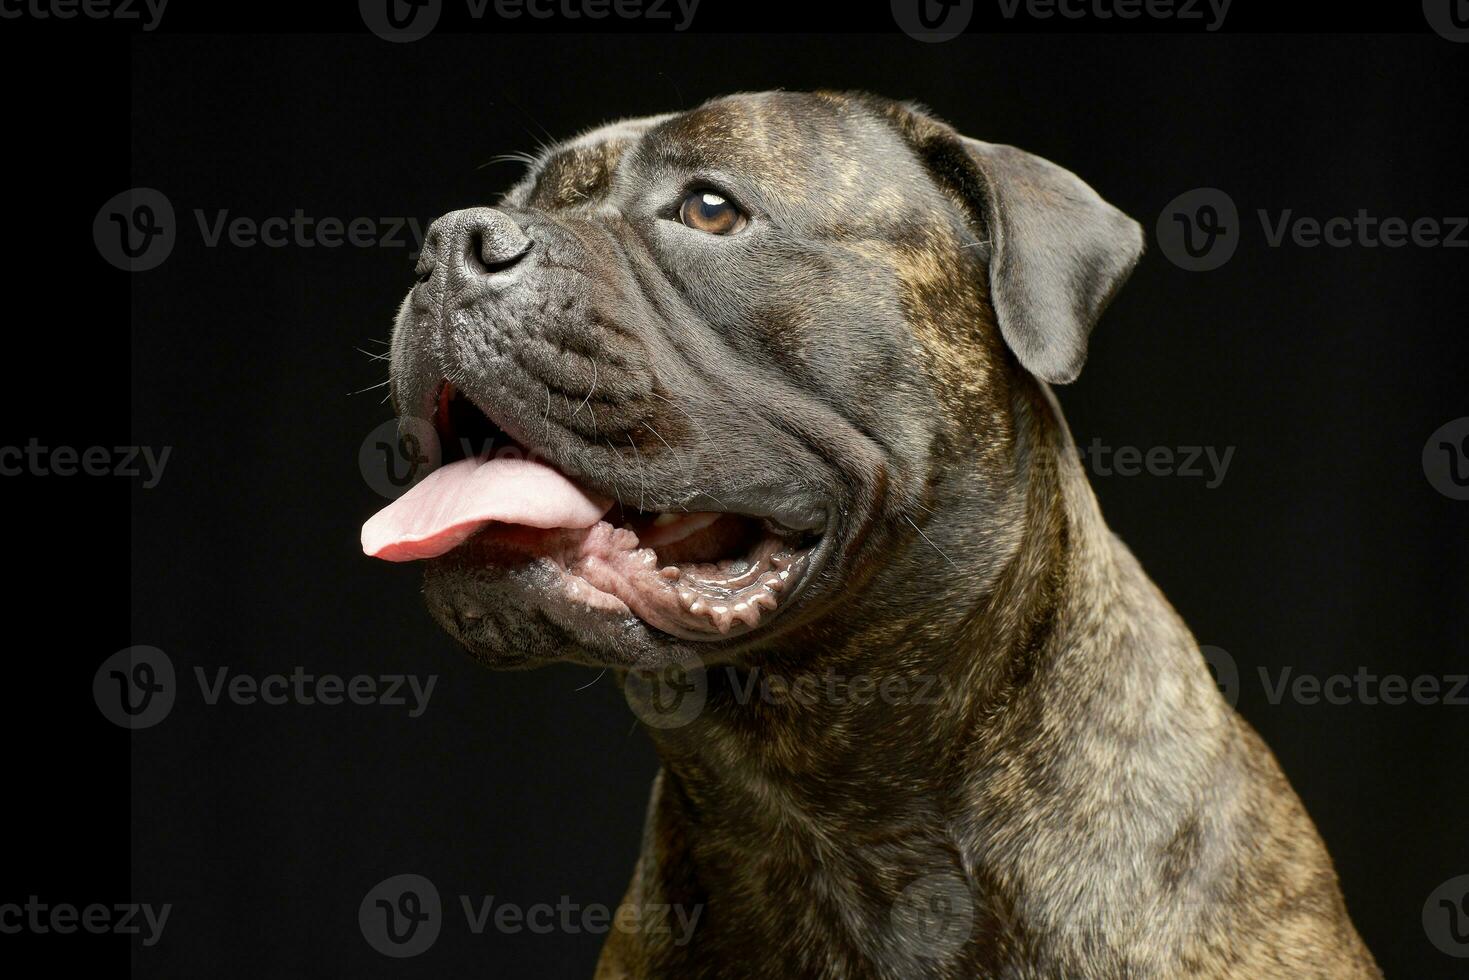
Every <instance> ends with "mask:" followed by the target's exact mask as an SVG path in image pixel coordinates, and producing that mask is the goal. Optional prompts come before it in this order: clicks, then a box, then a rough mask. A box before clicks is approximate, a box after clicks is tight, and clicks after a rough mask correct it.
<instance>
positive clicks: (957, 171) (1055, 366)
mask: <svg viewBox="0 0 1469 980" xmlns="http://www.w3.org/2000/svg"><path fill="white" fill-rule="evenodd" d="M897 121H898V124H899V128H900V129H901V130H903V131H904V133H905V135H906V136H907V138H908V139H909V141H910V143H911V144H912V146H913V147H914V149H915V151H916V152H917V153H918V155H919V157H920V158H921V159H922V160H923V162H924V163H925V164H926V165H927V166H928V168H929V169H930V171H931V172H932V173H933V175H934V177H935V179H937V180H938V181H939V183H940V184H941V185H943V186H944V187H945V188H946V189H948V190H949V191H950V192H952V193H954V194H955V195H957V197H958V198H959V199H960V201H961V202H962V203H963V205H964V206H965V208H966V209H967V210H968V211H969V217H970V222H971V225H972V226H973V227H974V228H975V230H976V232H977V234H978V235H979V239H980V241H981V242H982V243H984V246H983V247H985V249H986V251H987V253H988V256H989V281H990V296H991V300H992V302H993V303H994V307H995V316H996V317H997V318H998V320H999V326H1000V332H1001V334H1002V335H1003V336H1004V338H1005V343H1006V344H1008V345H1009V347H1010V349H1011V350H1012V351H1014V352H1015V356H1016V357H1017V358H1018V359H1019V361H1020V363H1021V365H1022V366H1024V367H1025V369H1026V370H1027V371H1029V372H1030V373H1031V374H1034V375H1035V376H1036V377H1038V378H1040V379H1041V380H1043V381H1049V382H1052V383H1064V382H1068V381H1074V380H1076V377H1077V375H1079V374H1080V373H1081V366H1082V364H1083V363H1085V361H1086V347H1087V337H1088V336H1089V335H1090V334H1091V332H1092V327H1093V326H1095V325H1096V322H1097V318H1098V317H1100V316H1101V315H1102V311H1103V310H1105V309H1106V308H1107V304H1108V303H1109V302H1111V300H1112V296H1113V295H1114V294H1115V293H1116V292H1117V290H1118V289H1119V288H1121V286H1122V284H1123V283H1124V282H1125V281H1126V280H1127V277H1128V275H1129V274H1130V273H1131V272H1132V269H1133V266H1135V265H1136V264H1137V261H1138V259H1139V258H1140V257H1141V256H1142V253H1143V232H1142V228H1141V227H1140V226H1139V225H1138V223H1137V222H1136V221H1133V220H1132V219H1131V218H1129V217H1128V216H1127V215H1125V214H1123V213H1122V212H1121V211H1119V210H1117V209H1116V208H1114V207H1113V206H1112V205H1110V204H1108V203H1107V202H1106V201H1104V200H1102V198H1101V196H1100V195H1098V194H1097V192H1096V191H1094V190H1092V189H1091V188H1090V187H1089V186H1087V184H1086V183H1085V182H1084V181H1083V180H1082V179H1081V178H1080V177H1078V176H1076V175H1075V174H1073V173H1071V172H1070V171H1069V170H1065V169H1062V168H1061V167H1058V166H1056V165H1055V164H1054V163H1051V162H1049V161H1047V160H1042V159H1041V158H1040V157H1037V156H1034V155H1032V154H1030V153H1026V152H1025V151H1024V150H1018V149H1016V148H1015V147H1013V146H1000V145H997V144H994V143H983V142H980V141H979V140H974V139H969V138H967V137H964V136H960V135H959V134H958V133H956V132H955V131H954V130H953V128H951V127H950V126H948V125H946V124H944V123H941V122H939V121H938V120H936V119H934V118H932V117H931V116H928V115H927V114H925V113H923V112H921V111H920V110H918V109H916V108H915V107H912V106H904V107H901V108H900V109H899V112H898V114H897Z"/></svg>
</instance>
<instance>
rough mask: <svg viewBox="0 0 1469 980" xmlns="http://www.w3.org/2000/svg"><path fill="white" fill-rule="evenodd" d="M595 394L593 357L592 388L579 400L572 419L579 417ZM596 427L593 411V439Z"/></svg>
mask: <svg viewBox="0 0 1469 980" xmlns="http://www.w3.org/2000/svg"><path fill="white" fill-rule="evenodd" d="M596 393H597V359H596V358H595V357H594V358H592V387H591V390H590V391H588V392H587V397H585V398H583V399H582V400H581V404H580V405H578V406H576V411H574V412H572V413H571V417H572V418H576V417H577V416H578V415H580V414H581V410H582V409H583V408H586V407H587V405H588V404H590V403H591V400H592V396H593V395H595V394H596ZM596 425H597V413H596V411H595V410H593V412H592V426H593V429H592V435H593V436H594V437H595V436H596Z"/></svg>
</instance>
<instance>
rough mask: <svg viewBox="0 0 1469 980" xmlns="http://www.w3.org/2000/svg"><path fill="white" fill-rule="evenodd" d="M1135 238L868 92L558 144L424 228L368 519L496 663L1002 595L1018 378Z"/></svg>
mask: <svg viewBox="0 0 1469 980" xmlns="http://www.w3.org/2000/svg"><path fill="white" fill-rule="evenodd" d="M1141 250H1142V237H1141V233H1140V230H1139V228H1138V226H1137V225H1136V224H1135V223H1134V222H1133V221H1131V220H1130V219H1128V218H1127V217H1126V216H1124V215H1123V214H1122V213H1121V212H1119V211H1117V210H1116V209H1114V208H1113V207H1111V206H1110V205H1108V204H1107V203H1105V202H1104V201H1103V200H1102V199H1101V198H1100V197H1098V196H1097V194H1096V193H1095V192H1094V191H1092V189H1091V188H1090V187H1088V186H1087V185H1086V184H1084V183H1083V182H1082V181H1081V180H1080V179H1078V178H1077V177H1075V176H1074V175H1072V174H1071V173H1069V172H1067V171H1065V170H1062V169H1061V168H1059V167H1056V166H1054V165H1053V164H1050V163H1047V162H1046V161H1044V160H1041V159H1038V158H1036V157H1034V156H1031V155H1029V154H1027V153H1024V152H1022V151H1020V150H1017V149H1014V148H1012V147H1007V146H997V145H992V144H988V143H982V142H978V141H975V140H971V139H967V138H964V137H962V136H960V135H959V134H958V133H956V132H955V131H954V130H952V129H951V128H950V127H948V126H947V125H945V124H943V123H941V122H938V121H937V120H935V119H933V118H931V117H930V116H928V115H927V114H926V113H924V112H923V111H922V110H920V109H918V108H916V107H913V106H908V105H903V104H898V103H893V102H888V101H886V100H881V99H877V98H874V97H870V96H864V95H844V94H832V93H816V94H796V93H783V92H777V93H765V94H758V95H740V96H734V97H730V98H725V99H719V100H716V101H713V102H710V103H707V104H705V105H703V106H701V107H699V108H697V109H694V110H692V111H690V112H685V113H680V114H677V115H666V116H658V117H652V118H647V119H639V120H633V121H626V122H621V123H617V124H613V125H610V126H606V127H604V128H601V129H598V130H595V131H593V132H590V133H588V134H586V135H583V136H581V137H579V138H577V139H574V140H571V141H570V142H568V143H565V144H563V145H561V146H558V147H556V148H554V149H552V150H549V151H547V152H545V153H544V154H542V156H541V157H540V158H539V159H537V160H536V161H535V163H534V165H533V166H532V168H531V170H530V172H529V173H528V174H527V175H526V176H525V178H524V179H523V180H522V181H521V182H520V183H519V184H517V185H516V186H515V187H514V188H513V189H512V190H511V191H510V192H509V193H508V194H507V195H506V196H505V197H504V198H503V200H502V201H501V202H500V203H499V204H498V205H497V206H496V207H495V208H493V209H491V208H483V207H481V208H472V209H469V210H464V211H456V212H453V213H451V214H447V215H445V216H444V217H442V218H440V219H439V220H438V221H436V222H434V224H433V225H432V227H431V228H430V229H429V233H428V235H427V238H426V241H425V248H424V253H423V256H422V260H421V262H420V265H419V268H418V282H417V284H416V285H415V286H414V287H413V289H412V291H411V292H410V293H409V295H408V297H407V299H406V300H405V301H404V303H403V305H402V308H401V310H400V311H399V314H398V319H397V323H396V327H395V330H394V334H393V340H392V354H391V374H392V393H393V397H394V401H395V404H396V406H397V408H398V412H399V415H400V421H401V423H402V425H403V426H405V427H417V428H418V429H419V430H421V431H423V432H427V433H432V434H433V436H434V437H435V438H436V439H437V440H438V444H439V446H440V449H441V453H442V460H443V464H442V465H441V466H440V467H439V468H438V469H437V470H436V471H434V472H433V473H431V474H430V475H429V476H428V477H427V478H426V479H425V480H424V481H423V482H422V483H420V484H418V485H417V486H415V487H414V488H413V489H412V490H410V491H409V492H408V494H406V495H405V496H404V497H402V498H401V499H399V500H398V501H396V502H395V503H394V504H392V505H390V506H389V507H388V508H386V509H385V510H384V511H382V512H381V513H380V514H378V515H377V516H376V517H374V518H373V519H372V520H371V521H369V522H368V524H367V526H366V527H365V528H364V533H363V542H364V547H365V548H366V550H367V551H368V552H369V553H370V554H376V555H378V556H380V557H384V558H389V559H393V560H418V559H421V560H424V561H426V562H427V566H426V580H425V594H426V597H427V601H428V605H429V608H430V610H431V611H432V613H433V615H434V616H435V618H436V619H437V620H438V621H439V622H440V623H441V624H442V625H443V626H444V628H445V629H447V630H448V631H449V632H450V633H451V634H452V635H454V636H455V637H456V638H458V639H459V640H460V641H461V642H462V643H463V644H465V645H466V646H467V647H469V648H470V649H471V650H472V651H473V652H475V653H476V654H478V655H479V656H481V657H483V658H484V659H486V660H487V661H489V662H490V663H492V664H494V665H497V666H525V665H534V664H537V663H543V662H546V661H550V660H556V659H572V660H578V661H581V662H585V663H591V664H601V665H605V664H612V665H617V666H627V667H650V666H656V665H658V664H660V663H665V662H668V661H669V660H671V659H680V660H681V659H686V658H688V657H690V656H697V657H700V658H701V659H702V660H703V661H704V662H706V663H708V662H711V661H718V660H722V659H723V660H730V661H737V660H739V659H740V658H742V657H748V656H750V655H752V654H754V653H756V652H757V651H760V650H762V649H771V648H774V647H779V646H781V645H782V644H783V643H784V644H787V645H793V644H792V640H793V639H795V638H796V637H797V636H801V637H804V638H805V639H807V640H810V641H812V642H816V641H818V640H820V639H822V638H829V637H834V636H837V635H839V634H840V633H841V632H842V631H843V630H845V629H848V628H853V624H857V623H860V622H864V621H870V620H874V619H878V618H882V619H886V620H889V621H891V620H893V619H894V616H892V615H889V614H891V613H894V612H901V613H902V615H901V616H898V617H896V618H897V619H899V620H902V619H905V618H908V617H911V616H912V615H913V613H914V611H915V610H923V609H933V608H937V607H940V606H941V604H942V603H943V602H944V601H945V599H946V597H956V598H960V597H962V596H964V595H968V594H972V593H974V592H975V591H976V590H982V589H983V588H984V587H985V586H986V584H987V583H989V582H992V581H993V579H994V577H995V575H996V574H997V571H998V570H999V569H1000V568H1001V567H1002V566H1003V565H1004V563H1005V562H1006V561H1007V560H1008V558H1009V557H1010V556H1011V555H1012V554H1013V553H1014V551H1015V548H1016V547H1017V542H1018V533H1019V531H1018V529H1019V527H1020V525H1021V524H1022V523H1023V521H1024V500H1023V483H1024V479H1023V474H1022V472H1021V470H1022V461H1021V460H1020V458H1019V457H1020V455H1021V453H1020V452H1019V451H1018V450H1017V441H1016V432H1015V418H1014V413H1015V404H1016V398H1017V392H1018V391H1019V390H1021V389H1023V388H1028V389H1029V390H1030V391H1032V392H1033V391H1034V390H1035V389H1036V387H1037V386H1036V380H1035V379H1039V380H1040V381H1043V382H1065V381H1070V380H1072V379H1073V378H1074V377H1075V376H1076V375H1077V373H1078V371H1079V370H1080V368H1081V366H1082V362H1083V361H1084V359H1085V356H1086V349H1087V338H1088V334H1089V333H1090V331H1091V329H1092V326H1093V324H1094V323H1095V322H1096V319H1097V317H1098V316H1099V315H1100V314H1101V312H1102V310H1103V309H1104V308H1105V307H1106V305H1107V303H1108V301H1109V300H1110V299H1111V297H1112V295H1113V293H1114V292H1115V290H1116V289H1117V288H1118V287H1119V286H1120V285H1121V283H1122V282H1123V280H1124V279H1125V278H1126V276H1127V274H1128V273H1129V272H1130V270H1131V268H1132V266H1133V265H1134V263H1135V262H1136V260H1137V259H1138V257H1139V255H1140V253H1141Z"/></svg>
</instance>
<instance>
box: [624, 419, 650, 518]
mask: <svg viewBox="0 0 1469 980" xmlns="http://www.w3.org/2000/svg"><path fill="white" fill-rule="evenodd" d="M627 444H628V445H629V446H631V447H632V454H633V456H634V457H636V458H637V461H638V510H642V509H643V490H644V489H646V488H647V486H648V476H647V474H646V473H644V472H643V454H642V453H640V452H638V444H637V443H636V442H633V438H632V433H628V436H627Z"/></svg>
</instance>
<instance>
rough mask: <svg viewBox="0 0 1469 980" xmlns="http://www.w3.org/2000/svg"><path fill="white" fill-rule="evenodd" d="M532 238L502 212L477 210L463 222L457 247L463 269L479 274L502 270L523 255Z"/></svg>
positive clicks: (528, 248) (527, 249)
mask: <svg viewBox="0 0 1469 980" xmlns="http://www.w3.org/2000/svg"><path fill="white" fill-rule="evenodd" d="M531 244H532V242H531V240H530V238H528V237H527V236H526V234H525V232H524V231H522V230H521V228H520V226H519V225H518V224H516V223H515V221H514V220H513V219H512V218H511V217H510V216H509V215H508V214H505V213H504V212H503V211H493V210H490V209H488V208H486V209H483V210H480V211H476V212H474V213H473V215H472V216H471V217H470V219H469V220H467V221H466V222H465V223H464V226H463V237H462V238H461V244H460V247H461V248H462V249H463V252H462V255H463V261H464V265H465V267H466V268H468V269H471V270H473V271H474V272H476V273H478V274H479V275H493V274H494V273H497V272H504V271H505V270H506V269H509V268H510V267H511V266H513V265H515V263H517V262H519V261H520V260H521V259H522V258H524V257H525V255H526V253H527V252H529V251H530V249H531Z"/></svg>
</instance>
